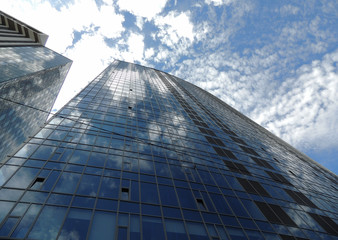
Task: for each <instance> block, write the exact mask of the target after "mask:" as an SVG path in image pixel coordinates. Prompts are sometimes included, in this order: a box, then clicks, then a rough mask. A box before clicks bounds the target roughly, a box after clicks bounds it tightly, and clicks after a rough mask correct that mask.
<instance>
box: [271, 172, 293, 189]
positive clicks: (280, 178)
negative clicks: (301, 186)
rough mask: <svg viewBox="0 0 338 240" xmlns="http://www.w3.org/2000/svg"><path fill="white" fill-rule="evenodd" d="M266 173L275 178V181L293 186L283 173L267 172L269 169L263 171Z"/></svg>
mask: <svg viewBox="0 0 338 240" xmlns="http://www.w3.org/2000/svg"><path fill="white" fill-rule="evenodd" d="M265 172H266V173H267V174H269V176H270V177H271V178H272V179H273V180H275V181H276V182H280V183H283V184H286V185H291V186H293V185H292V184H291V183H290V182H289V181H288V180H287V179H286V178H285V177H284V176H283V175H281V174H279V173H273V172H269V171H265Z"/></svg>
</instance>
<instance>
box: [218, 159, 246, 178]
mask: <svg viewBox="0 0 338 240" xmlns="http://www.w3.org/2000/svg"><path fill="white" fill-rule="evenodd" d="M223 162H224V163H225V165H226V166H227V167H228V168H229V170H230V171H232V172H237V173H242V174H246V175H251V173H250V172H249V171H248V170H247V169H246V168H245V167H244V165H242V164H240V163H234V162H230V161H223Z"/></svg>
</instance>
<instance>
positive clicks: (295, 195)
mask: <svg viewBox="0 0 338 240" xmlns="http://www.w3.org/2000/svg"><path fill="white" fill-rule="evenodd" d="M284 190H285V192H286V193H287V194H288V195H289V196H290V197H292V199H293V200H295V201H296V203H298V204H301V205H305V206H309V207H313V208H317V206H316V205H315V204H314V203H313V202H311V200H310V199H308V198H307V197H306V196H305V195H304V194H303V193H301V192H295V191H292V190H289V189H284Z"/></svg>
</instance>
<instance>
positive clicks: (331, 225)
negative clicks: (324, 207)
mask: <svg viewBox="0 0 338 240" xmlns="http://www.w3.org/2000/svg"><path fill="white" fill-rule="evenodd" d="M309 214H310V216H311V217H312V218H313V219H314V220H316V222H318V223H319V225H320V226H321V227H322V228H324V229H325V231H326V232H328V233H330V234H333V235H336V236H338V224H337V223H335V222H334V221H333V220H332V219H331V218H329V217H326V216H321V215H318V214H315V213H309Z"/></svg>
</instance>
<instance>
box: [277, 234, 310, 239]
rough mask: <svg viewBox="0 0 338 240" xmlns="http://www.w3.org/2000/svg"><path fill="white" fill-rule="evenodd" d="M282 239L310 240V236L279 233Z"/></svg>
mask: <svg viewBox="0 0 338 240" xmlns="http://www.w3.org/2000/svg"><path fill="white" fill-rule="evenodd" d="M279 236H280V237H281V238H282V240H309V239H308V238H301V237H294V236H289V235H283V234H280V235H279Z"/></svg>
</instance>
